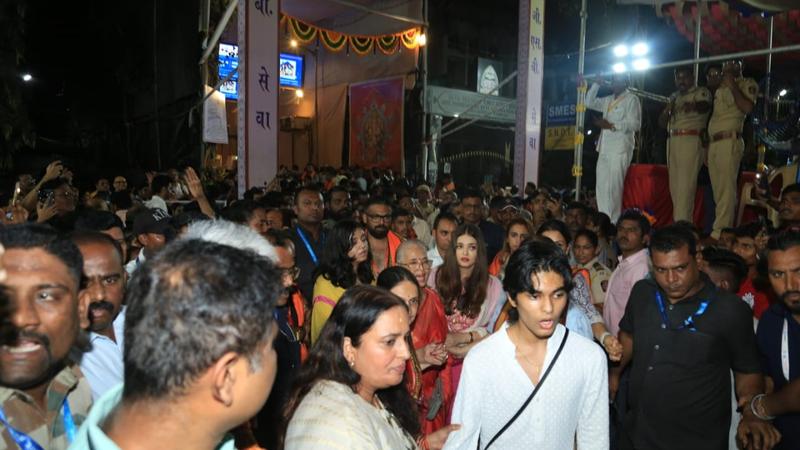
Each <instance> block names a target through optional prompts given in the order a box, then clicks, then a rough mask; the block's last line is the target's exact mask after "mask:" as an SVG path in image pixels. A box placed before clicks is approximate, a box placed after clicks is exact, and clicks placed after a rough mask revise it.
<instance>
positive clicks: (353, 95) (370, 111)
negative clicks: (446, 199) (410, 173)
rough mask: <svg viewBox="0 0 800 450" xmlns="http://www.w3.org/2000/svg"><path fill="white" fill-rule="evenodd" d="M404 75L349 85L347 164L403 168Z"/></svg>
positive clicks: (400, 171)
mask: <svg viewBox="0 0 800 450" xmlns="http://www.w3.org/2000/svg"><path fill="white" fill-rule="evenodd" d="M403 90H404V80H403V77H397V78H387V79H383V80H373V81H367V82H363V83H357V84H351V85H350V164H351V165H357V166H361V167H366V168H370V167H381V168H391V169H392V170H394V171H395V172H396V173H402V170H403V94H404V92H403Z"/></svg>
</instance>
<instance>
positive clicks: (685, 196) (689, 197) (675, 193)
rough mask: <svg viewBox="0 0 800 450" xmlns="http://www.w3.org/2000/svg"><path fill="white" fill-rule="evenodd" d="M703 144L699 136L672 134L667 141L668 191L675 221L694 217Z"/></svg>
mask: <svg viewBox="0 0 800 450" xmlns="http://www.w3.org/2000/svg"><path fill="white" fill-rule="evenodd" d="M703 156H704V155H703V145H702V143H701V142H700V137H699V136H673V137H671V138H669V141H668V143H667V169H668V171H669V193H670V197H672V218H673V220H675V221H676V222H677V221H679V220H688V221H689V222H692V221H693V220H692V218H693V217H694V199H695V195H696V193H697V174H698V173H700V165H701V164H703Z"/></svg>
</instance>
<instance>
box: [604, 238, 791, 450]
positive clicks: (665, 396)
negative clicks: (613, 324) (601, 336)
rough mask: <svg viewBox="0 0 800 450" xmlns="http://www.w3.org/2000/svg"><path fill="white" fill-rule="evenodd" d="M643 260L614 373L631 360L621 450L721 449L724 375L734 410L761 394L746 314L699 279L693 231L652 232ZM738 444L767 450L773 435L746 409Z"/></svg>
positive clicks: (726, 407) (726, 400)
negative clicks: (645, 267) (644, 269)
mask: <svg viewBox="0 0 800 450" xmlns="http://www.w3.org/2000/svg"><path fill="white" fill-rule="evenodd" d="M650 255H651V256H650V257H651V260H652V267H653V269H652V270H653V272H652V275H653V276H652V278H648V279H645V280H642V281H639V282H638V283H636V285H634V287H633V290H632V291H631V296H630V301H628V305H627V307H626V309H625V315H624V317H623V318H622V321H621V322H620V335H619V338H620V341H621V343H622V345H623V348H624V353H623V358H622V362H621V367H624V366H625V365H626V364H627V363H628V362H630V363H631V371H630V372H631V374H630V386H629V392H628V396H629V397H628V398H629V410H628V411H626V412H625V418H624V430H623V436H622V439H621V442H620V448H623V449H647V450H651V449H652V450H655V449H664V450H673V449H698V450H701V449H702V450H726V449H727V448H728V430H729V427H730V421H731V403H730V401H731V397H730V396H731V385H730V377H731V375H730V373H731V371H733V373H734V381H735V388H736V396H737V398H738V401H739V405H740V406H743V405H749V404H750V400H751V399H752V398H753V397H754V396H755V395H757V394H760V393H762V392H763V391H764V380H763V376H762V375H761V373H760V372H761V368H760V362H759V359H758V349H757V347H756V341H755V335H754V333H753V321H752V313H751V311H750V309H749V308H748V307H747V305H746V304H745V303H744V302H743V301H742V300H741V299H739V298H738V297H736V296H735V295H731V294H729V293H726V292H722V291H719V290H717V289H716V288H715V287H714V285H713V284H712V283H711V281H710V280H709V279H708V278H707V277H706V276H705V275H701V274H700V271H699V269H698V267H697V259H696V242H695V239H694V236H693V235H692V233H691V232H690V231H688V230H686V229H684V228H682V227H676V226H669V227H665V228H662V229H660V230H658V231H656V232H655V233H654V234H653V236H652V237H651V239H650ZM634 342H635V343H636V345H635V346H634ZM620 371H621V368H615V369H614V370H612V373H611V374H610V377H609V378H610V379H611V380H610V384H611V387H612V391H613V390H614V389H615V386H616V385H617V384H616V378H617V377H618V376H619V372H620ZM737 437H738V439H739V440H740V441H741V442H742V443H743V444H744V447H743V448H757V449H762V448H764V449H768V448H771V447H772V446H773V445H774V444H775V443H776V442H777V441H778V439H779V438H780V435H779V434H778V432H777V431H776V430H775V428H774V427H772V425H771V424H770V423H769V422H766V421H763V420H760V419H758V418H756V417H755V416H754V415H753V414H752V411H751V410H750V408H749V407H745V408H742V420H741V423H740V424H739V429H738V433H737Z"/></svg>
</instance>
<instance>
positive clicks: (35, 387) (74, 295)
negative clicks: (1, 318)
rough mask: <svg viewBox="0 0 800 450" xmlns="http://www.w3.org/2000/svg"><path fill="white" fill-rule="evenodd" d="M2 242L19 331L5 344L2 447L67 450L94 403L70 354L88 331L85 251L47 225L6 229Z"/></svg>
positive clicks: (0, 391)
mask: <svg viewBox="0 0 800 450" xmlns="http://www.w3.org/2000/svg"><path fill="white" fill-rule="evenodd" d="M0 244H2V245H3V246H4V247H5V250H6V251H5V254H3V255H2V266H4V268H5V270H6V274H7V276H6V280H5V283H4V284H5V287H6V292H7V293H8V295H9V297H10V298H11V300H12V304H13V305H14V306H15V310H14V312H13V313H12V316H11V320H12V322H13V324H14V326H15V328H16V329H17V330H18V331H17V333H16V336H15V339H14V342H13V343H12V344H7V345H3V346H2V347H0V448H23V449H36V448H41V449H55V450H60V449H66V448H67V447H68V446H69V444H70V442H71V441H72V439H73V438H74V436H75V433H76V432H77V430H78V427H80V425H81V423H83V421H84V419H85V417H86V415H87V414H88V412H89V408H90V407H91V404H92V397H91V391H90V389H89V383H88V380H87V379H86V378H84V377H83V375H81V372H80V370H79V369H78V367H77V366H76V365H75V364H74V363H73V362H72V361H71V360H70V359H69V356H68V355H69V351H70V349H71V348H72V346H73V344H74V343H75V341H76V339H77V337H78V332H79V330H80V328H81V327H86V326H88V320H87V315H86V305H85V304H83V303H82V302H81V301H79V297H78V288H79V285H80V279H81V270H82V268H83V260H82V258H81V253H80V251H79V250H78V248H77V247H76V246H75V244H73V243H72V241H70V240H69V239H67V238H65V237H63V236H62V235H60V234H58V233H57V232H56V231H55V230H53V229H51V228H49V227H43V226H41V225H31V224H26V225H15V226H10V227H7V228H2V229H0Z"/></svg>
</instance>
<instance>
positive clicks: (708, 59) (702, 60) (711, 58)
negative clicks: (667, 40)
mask: <svg viewBox="0 0 800 450" xmlns="http://www.w3.org/2000/svg"><path fill="white" fill-rule="evenodd" d="M798 51H800V44H793V45H785V46H783V47H773V48H763V49H760V50H747V51H743V52H736V53H726V54H724V55H716V56H706V57H704V58H696V59H682V60H680V61H672V62H667V63H663V64H653V65H652V66H650V68H649V69H647V70H656V69H668V68H672V67H678V66H688V65H691V64H695V63H698V64H705V63H710V62H717V61H728V60H731V59H741V58H749V57H751V56H762V55H770V54H775V53H787V52H798ZM601 75H607V73H597V74H594V75H592V76H601Z"/></svg>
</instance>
